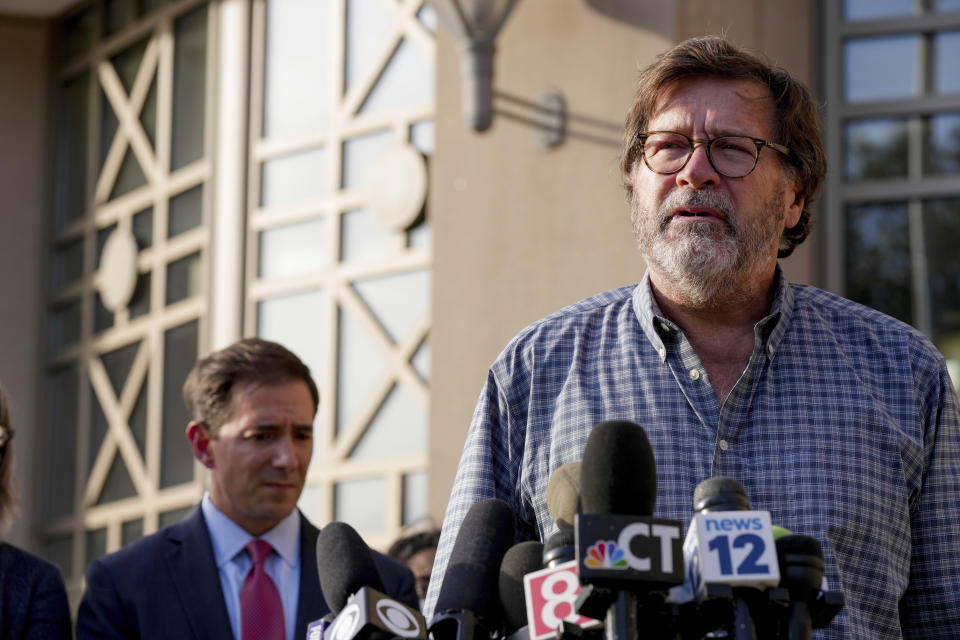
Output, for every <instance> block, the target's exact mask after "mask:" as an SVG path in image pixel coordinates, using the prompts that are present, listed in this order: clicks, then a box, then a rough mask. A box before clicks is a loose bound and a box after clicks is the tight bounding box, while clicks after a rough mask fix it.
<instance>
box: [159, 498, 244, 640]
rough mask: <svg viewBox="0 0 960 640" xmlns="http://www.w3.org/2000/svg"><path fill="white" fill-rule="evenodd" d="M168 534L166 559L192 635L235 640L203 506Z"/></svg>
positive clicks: (204, 639) (203, 637)
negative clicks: (202, 509) (201, 509)
mask: <svg viewBox="0 0 960 640" xmlns="http://www.w3.org/2000/svg"><path fill="white" fill-rule="evenodd" d="M166 537H167V542H168V544H167V547H166V549H165V552H164V561H165V563H166V565H167V569H168V570H169V571H170V577H171V579H172V581H173V584H174V586H175V587H176V590H177V595H178V597H179V599H180V603H181V604H182V605H183V610H184V613H185V614H186V619H187V622H188V624H189V626H190V629H191V630H192V631H193V636H194V637H195V638H198V639H203V640H207V639H214V638H224V639H230V640H232V639H233V631H232V629H231V628H230V618H229V617H228V616H227V604H226V602H225V601H224V599H223V589H222V587H221V586H220V575H219V573H218V572H217V565H216V563H215V562H214V559H213V546H212V545H211V543H210V534H209V532H208V531H207V525H206V523H205V522H204V520H203V515H202V512H201V511H200V508H199V507H197V508H196V509H194V510H193V512H192V513H191V514H190V515H189V516H187V517H186V518H185V519H184V520H182V521H181V522H180V523H179V524H178V525H176V526H174V527H172V528H171V529H170V530H169V531H168V533H167V536H166ZM171 615H175V614H173V613H171Z"/></svg>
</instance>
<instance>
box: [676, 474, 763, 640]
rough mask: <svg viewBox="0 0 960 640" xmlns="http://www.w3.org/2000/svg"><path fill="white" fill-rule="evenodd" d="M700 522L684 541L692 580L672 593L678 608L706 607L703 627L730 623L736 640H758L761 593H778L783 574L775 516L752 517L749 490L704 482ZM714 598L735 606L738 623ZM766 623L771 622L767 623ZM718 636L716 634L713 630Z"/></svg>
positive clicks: (731, 482) (697, 507)
mask: <svg viewBox="0 0 960 640" xmlns="http://www.w3.org/2000/svg"><path fill="white" fill-rule="evenodd" d="M693 508H694V516H693V519H692V520H691V522H690V528H689V529H688V531H687V538H686V540H684V545H683V547H684V556H685V558H686V559H687V572H686V573H687V579H686V581H685V583H684V585H682V586H681V587H678V588H676V589H674V590H673V591H672V592H671V599H672V600H673V601H674V602H688V601H691V600H695V601H696V602H697V603H698V604H700V605H702V606H701V609H700V613H701V616H699V618H700V623H699V624H700V625H701V627H703V626H704V625H706V624H709V623H710V622H709V621H710V620H713V619H717V618H720V619H725V620H724V621H723V622H722V623H721V625H722V626H727V625H730V626H731V627H732V629H731V631H732V633H733V636H734V638H735V639H736V640H754V639H755V638H757V626H756V624H755V622H754V620H753V618H752V617H751V609H753V610H754V611H757V612H761V610H762V609H763V607H762V605H764V604H766V602H765V601H764V602H761V601H760V595H761V591H758V589H767V588H771V587H776V586H777V585H778V584H779V582H780V571H779V565H778V562H777V556H776V546H775V545H774V538H773V526H772V524H771V522H770V513H769V512H767V511H751V509H750V501H749V500H748V499H747V494H746V491H745V490H744V488H743V485H742V484H741V483H740V482H739V481H738V480H736V479H734V478H728V477H724V476H718V477H715V478H708V479H707V480H704V481H703V482H701V483H700V484H699V485H698V486H697V488H696V490H695V491H694V494H693ZM712 598H722V599H723V601H724V602H729V603H730V605H732V617H730V616H729V614H726V613H724V611H725V610H726V606H717V604H718V603H717V602H715V601H711V599H712ZM762 621H763V622H765V619H764V620H762ZM710 630H711V631H716V629H710Z"/></svg>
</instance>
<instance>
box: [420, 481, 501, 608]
mask: <svg viewBox="0 0 960 640" xmlns="http://www.w3.org/2000/svg"><path fill="white" fill-rule="evenodd" d="M513 521H514V519H513V512H512V511H510V507H508V506H507V503H506V502H504V501H503V500H498V499H496V498H488V499H486V500H482V501H480V502H477V503H476V504H474V505H473V506H472V507H470V510H469V511H467V515H466V516H465V517H464V518H463V523H462V524H461V525H460V530H459V531H458V532H457V539H456V540H455V541H454V543H453V550H452V551H451V552H450V561H449V563H448V564H447V570H446V572H445V573H444V575H443V582H442V583H441V584H440V593H439V594H438V596H437V605H436V607H435V608H434V611H436V612H437V613H443V612H446V611H472V612H473V613H475V614H476V615H477V616H479V617H483V618H488V619H493V618H496V614H497V609H498V606H497V601H496V600H497V598H496V595H495V594H496V592H497V580H498V577H499V574H500V562H501V560H503V556H504V554H505V553H506V552H507V549H509V548H510V546H511V545H512V544H513V535H514V524H513Z"/></svg>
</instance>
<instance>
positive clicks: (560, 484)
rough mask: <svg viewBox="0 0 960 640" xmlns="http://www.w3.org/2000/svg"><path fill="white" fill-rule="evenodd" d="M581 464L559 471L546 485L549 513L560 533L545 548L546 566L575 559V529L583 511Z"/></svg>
mask: <svg viewBox="0 0 960 640" xmlns="http://www.w3.org/2000/svg"><path fill="white" fill-rule="evenodd" d="M580 467H581V463H580V461H579V460H578V461H576V462H568V463H567V464H565V465H563V466H561V467H558V468H557V470H556V471H554V472H553V475H551V476H550V482H549V483H547V511H549V512H550V517H551V518H553V521H554V522H555V523H557V527H558V528H559V531H557V532H556V533H554V534H553V535H552V536H550V537H549V538H548V539H547V543H546V544H545V545H544V547H543V564H544V565H546V566H548V567H555V566H557V565H559V564H562V563H565V562H570V561H571V560H573V559H574V558H575V556H576V541H575V535H574V529H573V525H574V522H575V520H576V517H577V512H578V511H579V510H580Z"/></svg>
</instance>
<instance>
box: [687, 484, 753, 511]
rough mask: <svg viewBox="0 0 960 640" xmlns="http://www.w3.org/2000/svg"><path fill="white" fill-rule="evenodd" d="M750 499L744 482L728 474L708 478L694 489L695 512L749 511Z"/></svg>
mask: <svg viewBox="0 0 960 640" xmlns="http://www.w3.org/2000/svg"><path fill="white" fill-rule="evenodd" d="M749 510H750V500H748V499H747V491H746V489H744V488H743V484H742V483H741V482H740V481H739V480H737V479H735V478H730V477H727V476H715V477H713V478H707V479H706V480H704V481H703V482H701V483H700V484H698V485H697V488H696V489H694V491H693V512H694V513H701V512H707V511H749Z"/></svg>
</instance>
